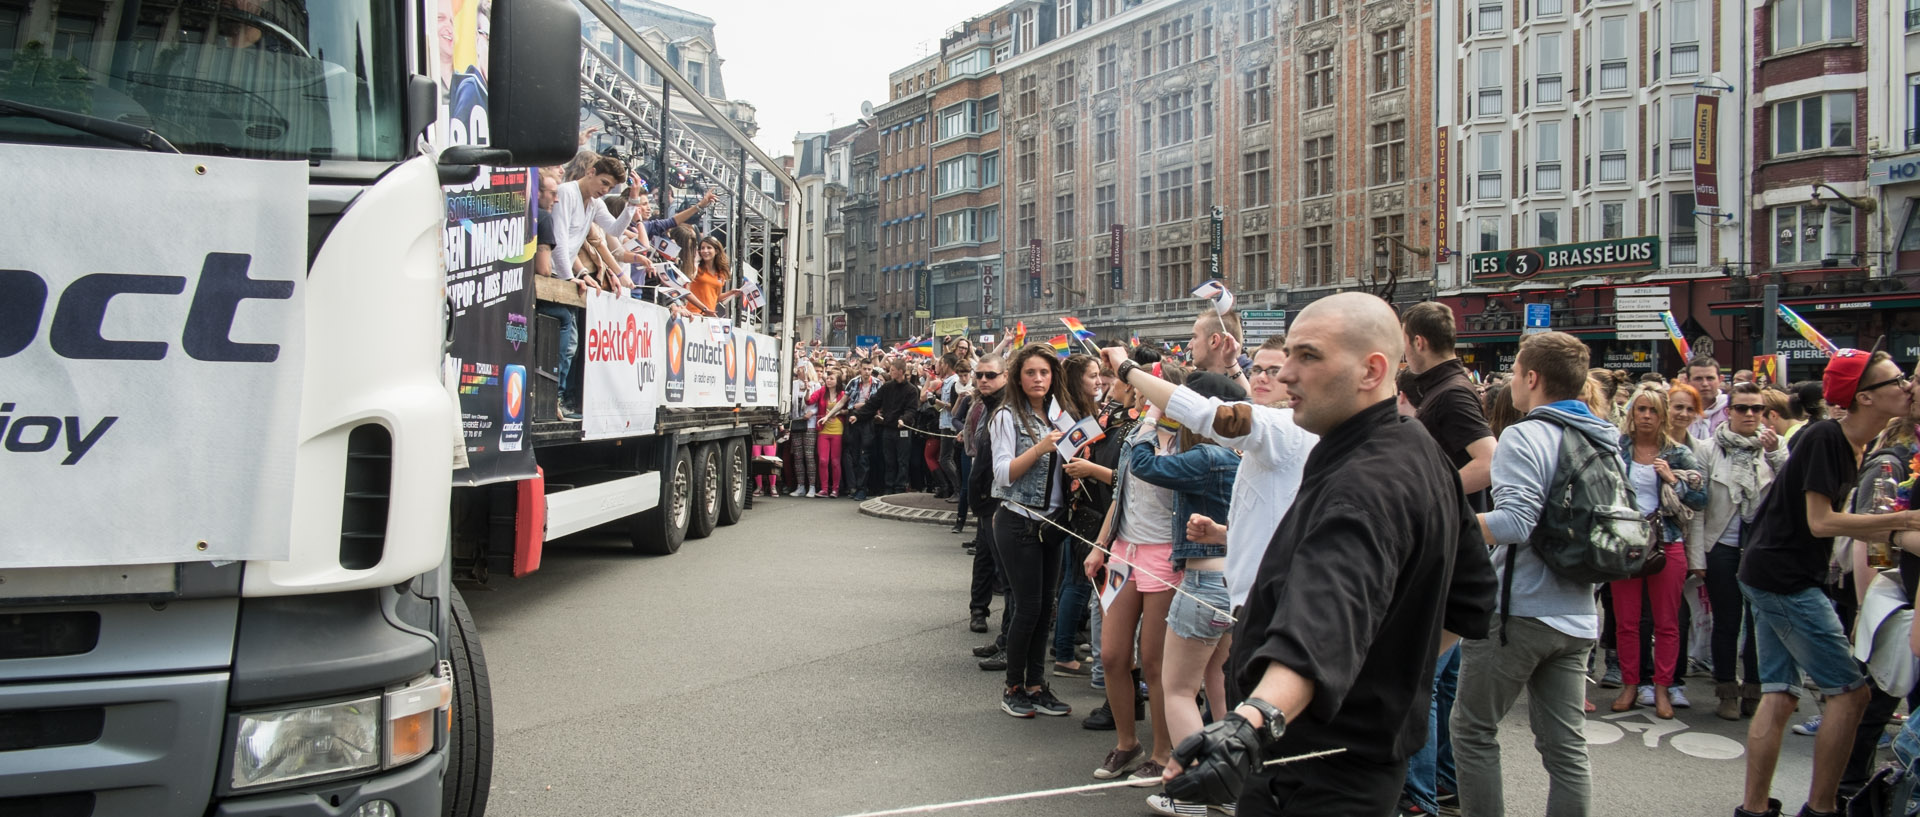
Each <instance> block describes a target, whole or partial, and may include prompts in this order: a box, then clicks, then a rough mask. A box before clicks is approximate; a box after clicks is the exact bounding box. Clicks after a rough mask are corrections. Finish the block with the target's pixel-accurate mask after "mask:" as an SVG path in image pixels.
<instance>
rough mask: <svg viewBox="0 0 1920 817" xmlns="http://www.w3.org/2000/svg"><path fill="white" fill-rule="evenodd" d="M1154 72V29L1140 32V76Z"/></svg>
mask: <svg viewBox="0 0 1920 817" xmlns="http://www.w3.org/2000/svg"><path fill="white" fill-rule="evenodd" d="M1152 74H1153V29H1152V28H1148V29H1146V30H1144V31H1141V32H1140V76H1143V77H1145V76H1150V75H1152Z"/></svg>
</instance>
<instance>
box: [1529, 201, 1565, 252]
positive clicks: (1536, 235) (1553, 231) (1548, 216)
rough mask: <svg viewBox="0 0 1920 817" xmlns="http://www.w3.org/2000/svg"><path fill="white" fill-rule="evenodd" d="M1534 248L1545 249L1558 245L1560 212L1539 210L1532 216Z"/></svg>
mask: <svg viewBox="0 0 1920 817" xmlns="http://www.w3.org/2000/svg"><path fill="white" fill-rule="evenodd" d="M1533 240H1534V246H1536V247H1545V246H1548V245H1552V244H1558V243H1560V211H1559V210H1541V211H1540V212H1538V213H1535V214H1534V222H1533Z"/></svg>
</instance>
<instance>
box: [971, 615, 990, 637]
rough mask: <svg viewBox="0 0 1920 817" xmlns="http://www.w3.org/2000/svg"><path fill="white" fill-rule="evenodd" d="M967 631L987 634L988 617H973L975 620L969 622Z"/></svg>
mask: <svg viewBox="0 0 1920 817" xmlns="http://www.w3.org/2000/svg"><path fill="white" fill-rule="evenodd" d="M967 629H968V630H970V631H972V632H976V633H984V632H986V631H987V617H986V616H974V617H973V620H971V621H968V622H967Z"/></svg>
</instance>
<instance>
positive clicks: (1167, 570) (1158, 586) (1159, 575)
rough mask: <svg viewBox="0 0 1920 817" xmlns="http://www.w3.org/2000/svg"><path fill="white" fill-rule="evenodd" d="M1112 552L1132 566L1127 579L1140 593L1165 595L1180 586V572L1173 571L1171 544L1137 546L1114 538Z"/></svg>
mask: <svg viewBox="0 0 1920 817" xmlns="http://www.w3.org/2000/svg"><path fill="white" fill-rule="evenodd" d="M1113 545H1114V548H1113V552H1114V553H1116V554H1118V555H1119V556H1120V558H1122V559H1125V560H1126V562H1127V564H1130V565H1133V575H1132V576H1130V577H1129V579H1128V580H1129V581H1132V582H1133V584H1134V587H1135V589H1137V590H1139V591H1140V592H1142V593H1165V592H1167V591H1169V590H1172V589H1174V588H1175V587H1179V586H1180V571H1177V570H1174V569H1173V543H1171V542H1168V543H1165V544H1158V545H1153V544H1147V545H1137V544H1134V543H1132V542H1129V541H1127V540H1125V539H1122V538H1120V537H1117V536H1116V537H1114V540H1113Z"/></svg>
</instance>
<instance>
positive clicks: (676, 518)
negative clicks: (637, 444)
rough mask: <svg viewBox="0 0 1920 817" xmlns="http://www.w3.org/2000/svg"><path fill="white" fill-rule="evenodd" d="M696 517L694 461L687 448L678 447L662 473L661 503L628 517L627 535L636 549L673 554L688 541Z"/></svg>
mask: <svg viewBox="0 0 1920 817" xmlns="http://www.w3.org/2000/svg"><path fill="white" fill-rule="evenodd" d="M692 516H693V461H692V458H690V457H688V456H687V449H686V448H684V447H680V446H675V447H674V449H673V456H672V457H670V458H669V459H668V462H667V467H666V468H665V469H663V470H661V472H660V502H659V503H658V504H656V505H654V506H653V508H652V509H651V510H647V511H642V512H640V513H637V514H634V515H633V516H630V517H627V538H628V540H629V541H631V542H632V543H633V549H634V550H636V551H639V552H640V553H644V554H646V555H648V556H672V555H673V554H675V553H678V552H680V543H681V542H684V541H686V538H687V524H688V521H689V520H690V518H691V517H692Z"/></svg>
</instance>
